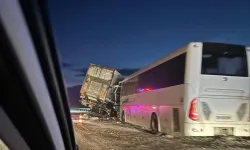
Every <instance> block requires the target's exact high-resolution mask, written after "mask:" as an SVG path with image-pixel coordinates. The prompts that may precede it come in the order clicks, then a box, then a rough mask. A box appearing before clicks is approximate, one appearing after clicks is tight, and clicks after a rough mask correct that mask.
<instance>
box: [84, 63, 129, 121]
mask: <svg viewBox="0 0 250 150" xmlns="http://www.w3.org/2000/svg"><path fill="white" fill-rule="evenodd" d="M123 79H124V77H123V76H122V75H121V74H120V73H119V72H118V71H117V70H115V69H111V68H106V67H102V66H99V65H96V64H90V66H89V68H88V71H87V73H86V75H85V78H84V81H83V84H82V87H81V90H80V99H81V100H80V101H81V104H82V105H84V106H87V107H89V108H90V112H89V115H90V116H93V117H116V118H117V116H119V112H120V110H119V109H120V105H119V104H120V86H119V82H120V81H122V80H123Z"/></svg>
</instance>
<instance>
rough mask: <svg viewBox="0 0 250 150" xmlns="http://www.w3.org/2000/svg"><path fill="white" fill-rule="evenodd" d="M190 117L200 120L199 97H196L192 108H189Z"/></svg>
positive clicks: (192, 102)
mask: <svg viewBox="0 0 250 150" xmlns="http://www.w3.org/2000/svg"><path fill="white" fill-rule="evenodd" d="M189 118H190V119H191V120H193V121H198V120H199V115H198V111H197V99H196V98H194V99H193V100H192V101H191V105H190V109H189Z"/></svg>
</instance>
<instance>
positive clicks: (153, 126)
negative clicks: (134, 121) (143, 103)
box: [150, 113, 158, 134]
mask: <svg viewBox="0 0 250 150" xmlns="http://www.w3.org/2000/svg"><path fill="white" fill-rule="evenodd" d="M150 126H151V130H152V132H153V134H156V133H157V132H158V120H157V116H156V114H155V113H153V114H152V116H151V121H150Z"/></svg>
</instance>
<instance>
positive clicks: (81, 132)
mask: <svg viewBox="0 0 250 150" xmlns="http://www.w3.org/2000/svg"><path fill="white" fill-rule="evenodd" d="M74 130H75V136H76V141H77V144H78V146H79V148H80V150H152V149H157V150H163V149H164V150H215V149H217V150H231V149H234V150H247V149H248V150H249V149H250V139H249V138H235V137H220V138H218V137H217V138H215V137H205V138H203V137H199V138H198V137H195V138H194V137H185V138H180V137H179V138H173V137H171V136H167V135H153V134H151V133H149V132H147V131H145V130H143V129H141V128H139V127H136V126H132V125H129V124H121V123H117V122H115V121H99V120H84V125H83V126H74Z"/></svg>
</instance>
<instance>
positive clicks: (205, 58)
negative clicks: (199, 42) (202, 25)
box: [201, 43, 248, 77]
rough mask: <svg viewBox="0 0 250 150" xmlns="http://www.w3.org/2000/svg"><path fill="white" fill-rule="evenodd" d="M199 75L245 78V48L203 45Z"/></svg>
mask: <svg viewBox="0 0 250 150" xmlns="http://www.w3.org/2000/svg"><path fill="white" fill-rule="evenodd" d="M201 74H206V75H225V76H239V77H247V76H248V69H247V57H246V49H245V47H243V46H235V45H227V44H206V43H205V44H203V53H202V69H201Z"/></svg>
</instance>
